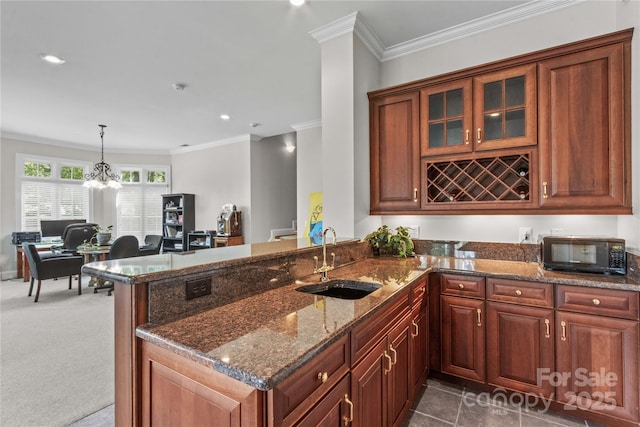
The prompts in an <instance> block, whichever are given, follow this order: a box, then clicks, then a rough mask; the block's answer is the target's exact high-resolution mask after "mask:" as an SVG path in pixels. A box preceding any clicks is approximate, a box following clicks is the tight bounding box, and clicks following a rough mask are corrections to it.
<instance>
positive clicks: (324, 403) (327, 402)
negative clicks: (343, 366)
mask: <svg viewBox="0 0 640 427" xmlns="http://www.w3.org/2000/svg"><path fill="white" fill-rule="evenodd" d="M352 420H353V403H352V402H351V400H349V375H346V376H345V377H344V378H343V379H342V380H341V381H340V382H339V383H338V385H336V386H335V387H334V388H333V389H332V390H331V391H330V392H329V394H327V395H326V396H325V397H324V398H323V399H322V400H321V401H320V402H318V403H317V404H316V405H314V407H313V409H312V410H311V411H309V413H308V414H307V415H305V416H304V418H302V419H301V420H300V421H298V422H296V423H295V424H294V425H295V426H299V427H317V426H323V427H345V426H348V425H349V424H350V423H351V421H352Z"/></svg>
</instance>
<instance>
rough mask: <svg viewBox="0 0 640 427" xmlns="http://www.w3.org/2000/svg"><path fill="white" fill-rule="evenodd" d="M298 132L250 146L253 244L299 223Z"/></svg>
mask: <svg viewBox="0 0 640 427" xmlns="http://www.w3.org/2000/svg"><path fill="white" fill-rule="evenodd" d="M287 145H292V146H294V147H295V145H296V134H295V132H292V133H286V134H283V135H276V136H272V137H269V138H264V139H261V140H259V141H253V142H252V143H251V210H252V213H253V214H252V215H251V236H250V238H251V242H252V243H258V242H266V241H268V240H269V237H270V231H271V230H272V229H276V228H291V224H292V222H293V221H295V220H296V202H297V195H296V153H295V151H294V152H292V153H290V152H288V151H287V150H286V146H287Z"/></svg>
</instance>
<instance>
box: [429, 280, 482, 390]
mask: <svg viewBox="0 0 640 427" xmlns="http://www.w3.org/2000/svg"><path fill="white" fill-rule="evenodd" d="M440 284H441V292H442V295H441V296H440V322H441V352H442V362H441V363H442V372H445V373H448V374H452V375H456V376H459V377H463V378H467V379H470V380H475V381H480V382H484V380H485V377H486V358H485V326H484V321H485V319H484V315H485V314H484V305H485V303H484V295H485V281H484V277H476V276H463V275H455V274H442V275H441V276H440Z"/></svg>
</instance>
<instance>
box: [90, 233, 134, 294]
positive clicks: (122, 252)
mask: <svg viewBox="0 0 640 427" xmlns="http://www.w3.org/2000/svg"><path fill="white" fill-rule="evenodd" d="M138 245H139V243H138V238H137V237H136V236H120V237H118V238H117V239H116V240H114V241H113V243H112V244H111V247H110V248H109V254H108V255H107V258H108V259H120V258H131V257H136V256H138V253H139V249H138ZM107 283H109V284H105V285H104V286H101V287H96V288H94V289H93V293H94V294H95V293H97V292H98V289H108V291H109V292H107V295H111V291H113V282H107Z"/></svg>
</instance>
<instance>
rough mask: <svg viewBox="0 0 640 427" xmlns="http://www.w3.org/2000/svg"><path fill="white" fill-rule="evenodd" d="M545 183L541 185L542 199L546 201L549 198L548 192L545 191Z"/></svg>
mask: <svg viewBox="0 0 640 427" xmlns="http://www.w3.org/2000/svg"><path fill="white" fill-rule="evenodd" d="M547 185H548V184H547V181H544V182H543V183H542V198H543V199H548V198H549V192H548V191H547Z"/></svg>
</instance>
